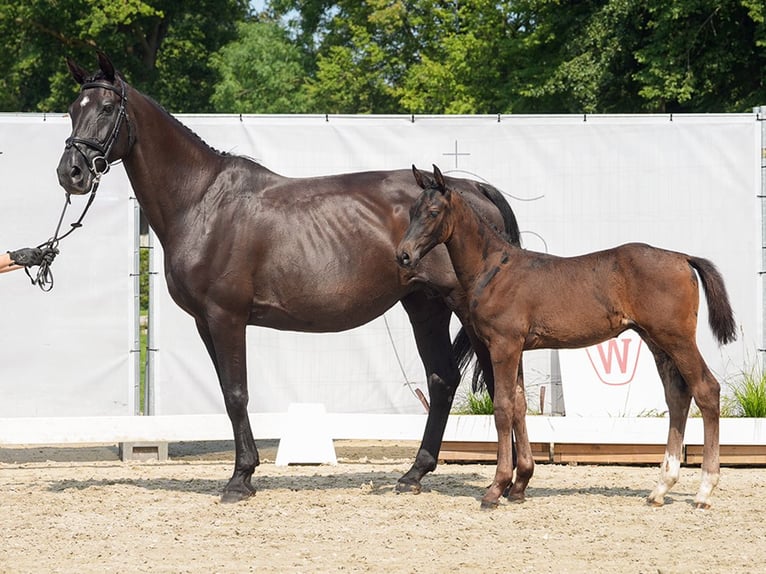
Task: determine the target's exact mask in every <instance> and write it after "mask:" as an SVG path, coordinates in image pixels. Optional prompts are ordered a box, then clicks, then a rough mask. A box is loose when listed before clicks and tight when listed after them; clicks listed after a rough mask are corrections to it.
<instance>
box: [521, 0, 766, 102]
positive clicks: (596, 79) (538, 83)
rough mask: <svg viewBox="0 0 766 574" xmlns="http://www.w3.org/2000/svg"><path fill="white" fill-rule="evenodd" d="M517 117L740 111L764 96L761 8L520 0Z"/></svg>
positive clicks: (734, 3)
mask: <svg viewBox="0 0 766 574" xmlns="http://www.w3.org/2000/svg"><path fill="white" fill-rule="evenodd" d="M516 7H517V9H518V10H519V11H520V12H521V13H523V14H525V17H526V19H527V21H528V25H527V26H526V27H525V30H526V33H525V34H524V36H523V38H522V39H521V42H520V43H519V44H518V45H517V46H515V47H513V51H514V54H515V60H516V61H517V62H518V63H520V64H521V67H520V70H519V71H518V72H517V73H515V74H514V75H515V81H514V82H513V85H512V87H511V90H510V91H511V93H513V99H512V105H511V109H512V110H513V111H517V112H601V113H604V112H623V113H624V112H639V111H651V112H663V111H669V112H672V111H676V112H714V111H718V112H721V111H746V110H748V109H749V108H750V107H752V106H755V105H757V104H759V103H762V102H763V101H766V99H764V98H765V97H766V91H764V88H765V87H766V83H765V82H764V71H763V70H764V66H765V65H766V28H765V27H764V16H765V15H766V12H765V11H766V4H764V3H763V2H761V1H760V0H757V1H756V0H676V1H674V2H665V1H663V0H649V1H638V0H599V1H583V2H580V1H574V0H571V1H567V0H520V1H519V2H517V3H516Z"/></svg>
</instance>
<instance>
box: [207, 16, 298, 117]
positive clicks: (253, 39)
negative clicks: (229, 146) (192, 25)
mask: <svg viewBox="0 0 766 574" xmlns="http://www.w3.org/2000/svg"><path fill="white" fill-rule="evenodd" d="M237 32H238V33H237V38H236V40H234V41H233V42H230V43H229V44H227V45H226V46H224V47H223V48H221V50H219V51H218V52H216V53H215V54H213V55H212V56H211V58H210V62H211V67H212V68H213V69H214V70H216V72H217V73H218V76H219V77H220V81H219V82H218V83H217V84H216V86H215V88H214V90H213V95H212V97H211V103H212V104H213V106H214V108H215V111H217V112H229V113H301V112H306V111H308V108H307V103H306V96H305V91H304V88H303V83H304V80H305V77H306V74H305V71H304V70H303V60H302V55H301V53H300V50H299V49H298V47H297V46H296V45H295V44H293V43H291V42H290V39H289V37H288V35H287V31H286V30H285V29H284V28H282V27H280V26H279V24H278V23H277V22H274V21H255V20H251V21H248V22H242V23H240V24H239V25H238V26H237Z"/></svg>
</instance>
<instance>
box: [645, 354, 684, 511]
mask: <svg viewBox="0 0 766 574" xmlns="http://www.w3.org/2000/svg"><path fill="white" fill-rule="evenodd" d="M650 348H651V349H652V353H653V354H654V360H655V362H656V364H657V370H658V371H659V374H660V378H661V379H662V385H663V387H664V388H665V402H666V403H667V405H668V411H669V417H670V428H669V430H668V442H667V446H666V447H665V457H664V459H663V461H662V467H661V468H660V480H659V482H658V483H657V486H655V487H654V490H653V491H652V493H651V494H650V495H649V497H648V499H647V502H648V503H649V504H652V505H654V506H662V505H663V504H664V503H665V494H667V492H668V491H669V490H670V489H671V488H672V487H673V485H674V484H675V483H676V482H678V477H679V475H680V472H681V458H682V450H683V442H684V432H685V430H686V419H687V417H688V415H689V406H690V404H691V393H690V391H689V387H688V385H687V384H686V381H685V380H684V378H683V377H682V376H681V373H680V372H679V371H678V369H677V368H676V365H675V363H673V361H672V360H671V359H670V357H669V356H668V355H667V354H666V353H665V352H664V351H662V350H661V349H658V348H656V347H653V346H651V345H650Z"/></svg>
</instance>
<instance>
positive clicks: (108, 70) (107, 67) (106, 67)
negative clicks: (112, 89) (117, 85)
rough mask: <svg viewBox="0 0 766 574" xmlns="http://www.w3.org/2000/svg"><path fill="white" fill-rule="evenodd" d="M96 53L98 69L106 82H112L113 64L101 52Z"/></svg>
mask: <svg viewBox="0 0 766 574" xmlns="http://www.w3.org/2000/svg"><path fill="white" fill-rule="evenodd" d="M96 53H97V54H98V67H99V68H101V71H102V72H104V77H105V78H106V79H107V80H108V81H110V82H114V64H112V61H111V60H110V59H109V56H107V55H106V54H104V53H103V52H102V51H101V50H98V51H97V52H96Z"/></svg>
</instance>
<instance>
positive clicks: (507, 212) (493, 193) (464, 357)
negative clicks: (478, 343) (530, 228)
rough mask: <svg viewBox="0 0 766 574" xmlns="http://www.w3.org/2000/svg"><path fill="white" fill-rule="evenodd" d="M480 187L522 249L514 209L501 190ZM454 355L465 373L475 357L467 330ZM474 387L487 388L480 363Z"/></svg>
mask: <svg viewBox="0 0 766 574" xmlns="http://www.w3.org/2000/svg"><path fill="white" fill-rule="evenodd" d="M478 187H479V190H480V191H481V193H482V195H483V196H484V197H486V198H487V199H488V200H490V201H491V202H492V203H493V204H494V206H495V207H496V208H497V210H498V211H499V212H500V215H501V216H502V218H503V226H504V229H503V233H504V234H505V237H506V239H507V240H508V241H510V242H511V243H512V244H513V245H516V246H517V247H521V231H520V230H519V224H518V222H517V221H516V215H515V214H514V213H513V209H511V205H510V204H509V203H508V201H507V200H506V199H505V196H504V195H503V194H502V192H501V191H500V190H499V189H497V188H496V187H494V186H492V185H489V184H486V183H479V184H478ZM452 354H453V355H454V356H455V358H456V359H457V364H458V368H459V369H460V373H461V374H462V373H465V370H466V369H467V368H468V366H469V365H470V364H471V359H472V358H473V355H474V353H473V348H472V347H471V343H470V341H469V339H468V335H467V334H466V332H465V329H460V332H458V334H457V337H455V340H454V341H453V343H452ZM472 386H473V389H472V390H473V391H474V392H479V391H480V390H482V389H483V388H485V387H486V384H485V381H484V374H483V373H482V372H481V368H480V367H479V364H478V363H476V367H475V371H474V378H473V385H472Z"/></svg>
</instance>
